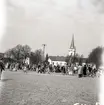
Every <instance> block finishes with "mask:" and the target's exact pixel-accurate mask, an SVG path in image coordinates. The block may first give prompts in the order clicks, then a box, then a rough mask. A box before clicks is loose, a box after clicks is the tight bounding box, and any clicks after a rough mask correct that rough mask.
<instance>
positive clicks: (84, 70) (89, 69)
mask: <svg viewBox="0 0 104 105" xmlns="http://www.w3.org/2000/svg"><path fill="white" fill-rule="evenodd" d="M5 68H6V69H9V70H11V71H17V70H23V71H24V72H25V73H27V72H28V71H35V72H37V73H48V74H50V73H53V72H54V73H62V74H63V75H78V77H79V78H81V77H86V76H91V77H95V76H96V74H97V72H98V70H97V68H96V66H95V65H90V64H84V65H82V64H79V65H77V64H71V65H64V66H63V65H54V64H48V63H39V64H37V65H36V64H33V65H28V64H22V63H21V64H20V63H7V64H6V65H5Z"/></svg>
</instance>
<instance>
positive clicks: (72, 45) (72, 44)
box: [70, 35, 76, 49]
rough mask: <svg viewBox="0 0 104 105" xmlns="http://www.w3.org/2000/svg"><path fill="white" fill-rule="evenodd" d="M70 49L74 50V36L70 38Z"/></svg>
mask: <svg viewBox="0 0 104 105" xmlns="http://www.w3.org/2000/svg"><path fill="white" fill-rule="evenodd" d="M70 49H76V48H75V45H74V35H73V36H72V41H71V45H70Z"/></svg>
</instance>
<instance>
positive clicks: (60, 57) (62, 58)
mask: <svg viewBox="0 0 104 105" xmlns="http://www.w3.org/2000/svg"><path fill="white" fill-rule="evenodd" d="M49 58H50V59H51V60H52V61H65V58H66V57H64V56H49Z"/></svg>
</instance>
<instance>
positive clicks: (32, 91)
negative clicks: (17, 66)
mask: <svg viewBox="0 0 104 105" xmlns="http://www.w3.org/2000/svg"><path fill="white" fill-rule="evenodd" d="M97 81H98V79H97V78H89V77H85V78H77V76H63V75H60V74H59V75H57V74H54V75H52V74H49V75H48V74H42V75H41V74H36V73H34V72H29V73H27V74H25V73H23V72H10V71H5V72H4V73H3V79H2V81H1V82H2V83H3V87H2V91H1V96H0V105H73V104H74V103H85V104H88V105H95V103H96V102H97V101H98V99H97V95H98V86H97Z"/></svg>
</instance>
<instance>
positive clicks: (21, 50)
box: [4, 44, 44, 64]
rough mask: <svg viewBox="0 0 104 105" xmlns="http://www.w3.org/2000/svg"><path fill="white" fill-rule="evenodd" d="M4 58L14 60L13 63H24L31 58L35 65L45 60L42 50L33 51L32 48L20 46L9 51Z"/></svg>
mask: <svg viewBox="0 0 104 105" xmlns="http://www.w3.org/2000/svg"><path fill="white" fill-rule="evenodd" d="M4 56H5V58H8V59H12V61H16V62H23V60H24V59H26V58H27V57H29V58H30V61H31V63H33V64H38V63H39V62H42V61H43V60H44V56H43V51H42V50H41V49H37V50H35V51H31V48H30V46H28V45H20V44H19V45H17V46H15V47H14V48H11V49H9V50H7V51H6V52H5V54H4Z"/></svg>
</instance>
